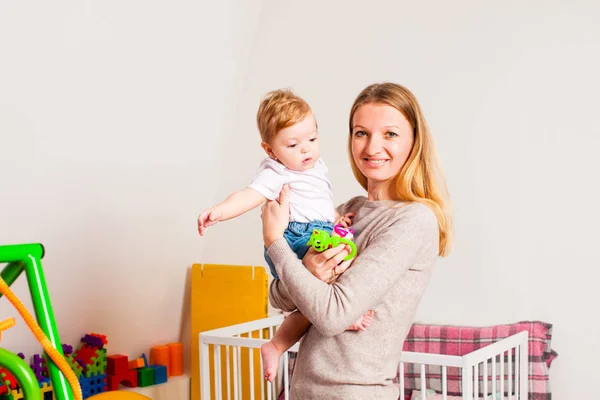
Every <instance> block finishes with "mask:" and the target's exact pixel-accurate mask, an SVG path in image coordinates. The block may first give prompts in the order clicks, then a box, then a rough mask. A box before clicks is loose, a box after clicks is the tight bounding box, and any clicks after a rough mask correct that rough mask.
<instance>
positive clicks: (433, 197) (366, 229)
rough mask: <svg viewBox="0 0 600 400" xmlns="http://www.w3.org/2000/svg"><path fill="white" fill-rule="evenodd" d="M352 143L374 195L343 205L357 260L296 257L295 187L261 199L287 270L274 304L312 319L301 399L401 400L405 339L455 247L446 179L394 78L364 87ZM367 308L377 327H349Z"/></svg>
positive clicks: (299, 379)
mask: <svg viewBox="0 0 600 400" xmlns="http://www.w3.org/2000/svg"><path fill="white" fill-rule="evenodd" d="M348 150H349V153H350V163H351V165H352V170H353V172H354V175H355V177H356V179H357V181H358V182H359V183H360V184H361V185H362V186H363V188H365V189H366V190H367V193H368V197H367V198H365V197H355V198H353V199H351V200H350V201H348V202H347V203H345V204H342V205H341V206H339V207H338V212H339V213H340V214H341V215H345V214H348V215H350V216H352V215H353V228H354V232H355V242H356V244H357V247H358V257H356V258H355V259H354V260H353V262H352V265H351V267H350V263H349V262H342V260H343V259H344V257H345V256H346V255H347V254H348V250H347V249H346V247H345V246H338V247H336V248H332V249H329V250H327V251H324V252H323V253H316V252H315V251H313V250H312V249H311V250H310V251H309V252H308V253H307V254H306V256H305V257H304V258H303V260H298V258H297V257H296V255H295V254H294V252H293V251H292V250H291V249H290V247H289V246H288V244H287V242H286V241H285V239H284V238H283V232H284V230H285V228H286V227H287V224H288V218H289V217H288V215H289V206H288V203H287V190H288V189H286V188H284V190H283V191H282V192H281V195H280V197H279V199H278V201H270V202H267V203H265V205H264V206H263V212H262V219H263V239H264V243H265V246H266V247H267V249H268V253H269V256H270V257H271V259H272V260H273V262H274V264H275V267H276V270H277V273H278V275H279V277H280V279H279V280H277V281H274V282H273V283H272V284H271V287H270V295H269V298H270V301H271V303H272V304H273V306H275V307H277V308H280V309H282V310H284V311H292V310H295V309H296V308H297V309H298V310H299V311H301V312H302V313H303V314H304V315H305V316H306V317H307V318H308V320H310V322H311V323H312V326H311V328H310V330H309V331H308V333H307V334H306V335H305V336H304V338H303V340H302V343H301V346H300V351H299V353H298V358H297V361H296V366H295V369H294V375H293V379H292V395H293V397H294V398H296V399H397V398H398V395H399V394H398V389H397V387H396V386H394V385H393V383H392V379H394V377H395V376H396V371H397V365H398V361H399V358H400V354H401V350H402V343H403V341H404V339H405V337H406V334H407V333H408V330H409V329H410V326H411V324H412V321H413V318H414V314H415V312H416V309H417V306H418V304H419V301H420V299H421V296H422V295H423V292H424V291H425V287H426V286H427V283H428V281H429V278H430V276H431V273H432V270H433V266H434V264H435V262H436V260H437V258H438V256H445V255H447V254H448V252H449V246H450V241H451V228H452V227H451V217H450V213H449V204H448V201H447V192H446V189H445V183H444V181H443V177H442V174H441V171H440V170H439V168H438V165H437V160H436V155H435V150H434V148H433V142H432V139H431V135H430V133H429V130H428V128H427V124H426V122H425V119H424V117H423V114H422V112H421V109H420V106H419V104H418V102H417V100H416V98H415V97H414V95H413V94H412V93H411V92H410V91H409V90H408V89H406V88H404V87H402V86H400V85H397V84H394V83H382V84H374V85H371V86H369V87H367V88H365V89H364V90H363V91H362V92H361V93H360V94H359V95H358V97H357V98H356V100H355V101H354V104H353V106H352V109H351V111H350V133H349V137H348ZM349 267H350V268H349ZM369 310H373V311H374V318H373V322H372V324H371V326H370V327H369V328H367V329H366V330H365V331H358V332H356V331H346V327H348V326H349V325H351V323H352V322H353V321H355V320H356V319H357V318H358V317H359V316H361V315H364V314H365V313H366V312H367V311H369Z"/></svg>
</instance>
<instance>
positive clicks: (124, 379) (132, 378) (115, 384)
mask: <svg viewBox="0 0 600 400" xmlns="http://www.w3.org/2000/svg"><path fill="white" fill-rule="evenodd" d="M109 358H110V357H109ZM108 365H109V366H110V362H109V364H108ZM106 378H107V384H108V385H107V386H108V387H107V389H106V390H117V389H118V388H119V385H120V384H123V385H125V386H129V387H137V385H138V379H137V378H138V376H137V371H136V370H133V369H130V370H127V372H124V373H122V374H118V375H107V377H106Z"/></svg>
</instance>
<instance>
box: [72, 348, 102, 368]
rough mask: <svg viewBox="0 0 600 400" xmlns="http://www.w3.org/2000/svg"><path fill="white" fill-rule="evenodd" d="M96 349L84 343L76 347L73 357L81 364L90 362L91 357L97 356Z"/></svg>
mask: <svg viewBox="0 0 600 400" xmlns="http://www.w3.org/2000/svg"><path fill="white" fill-rule="evenodd" d="M96 350H97V349H95V348H94V347H92V346H88V345H87V344H84V345H82V346H81V347H80V348H79V349H77V351H76V352H75V355H74V356H73V358H74V359H76V360H77V361H79V362H81V364H83V365H89V364H92V363H93V361H92V357H96V356H97V354H96Z"/></svg>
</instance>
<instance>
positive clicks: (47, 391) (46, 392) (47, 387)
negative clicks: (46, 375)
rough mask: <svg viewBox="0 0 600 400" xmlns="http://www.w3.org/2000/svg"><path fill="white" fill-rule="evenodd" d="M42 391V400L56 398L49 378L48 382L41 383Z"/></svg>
mask: <svg viewBox="0 0 600 400" xmlns="http://www.w3.org/2000/svg"><path fill="white" fill-rule="evenodd" d="M40 393H41V394H42V400H54V393H53V392H52V384H51V383H50V381H49V380H48V382H43V383H42V384H41V385H40Z"/></svg>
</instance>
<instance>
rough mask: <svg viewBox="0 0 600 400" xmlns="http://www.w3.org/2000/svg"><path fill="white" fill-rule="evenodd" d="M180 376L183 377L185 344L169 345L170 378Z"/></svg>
mask: <svg viewBox="0 0 600 400" xmlns="http://www.w3.org/2000/svg"><path fill="white" fill-rule="evenodd" d="M159 364H160V363H159ZM180 375H183V343H169V376H180Z"/></svg>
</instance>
